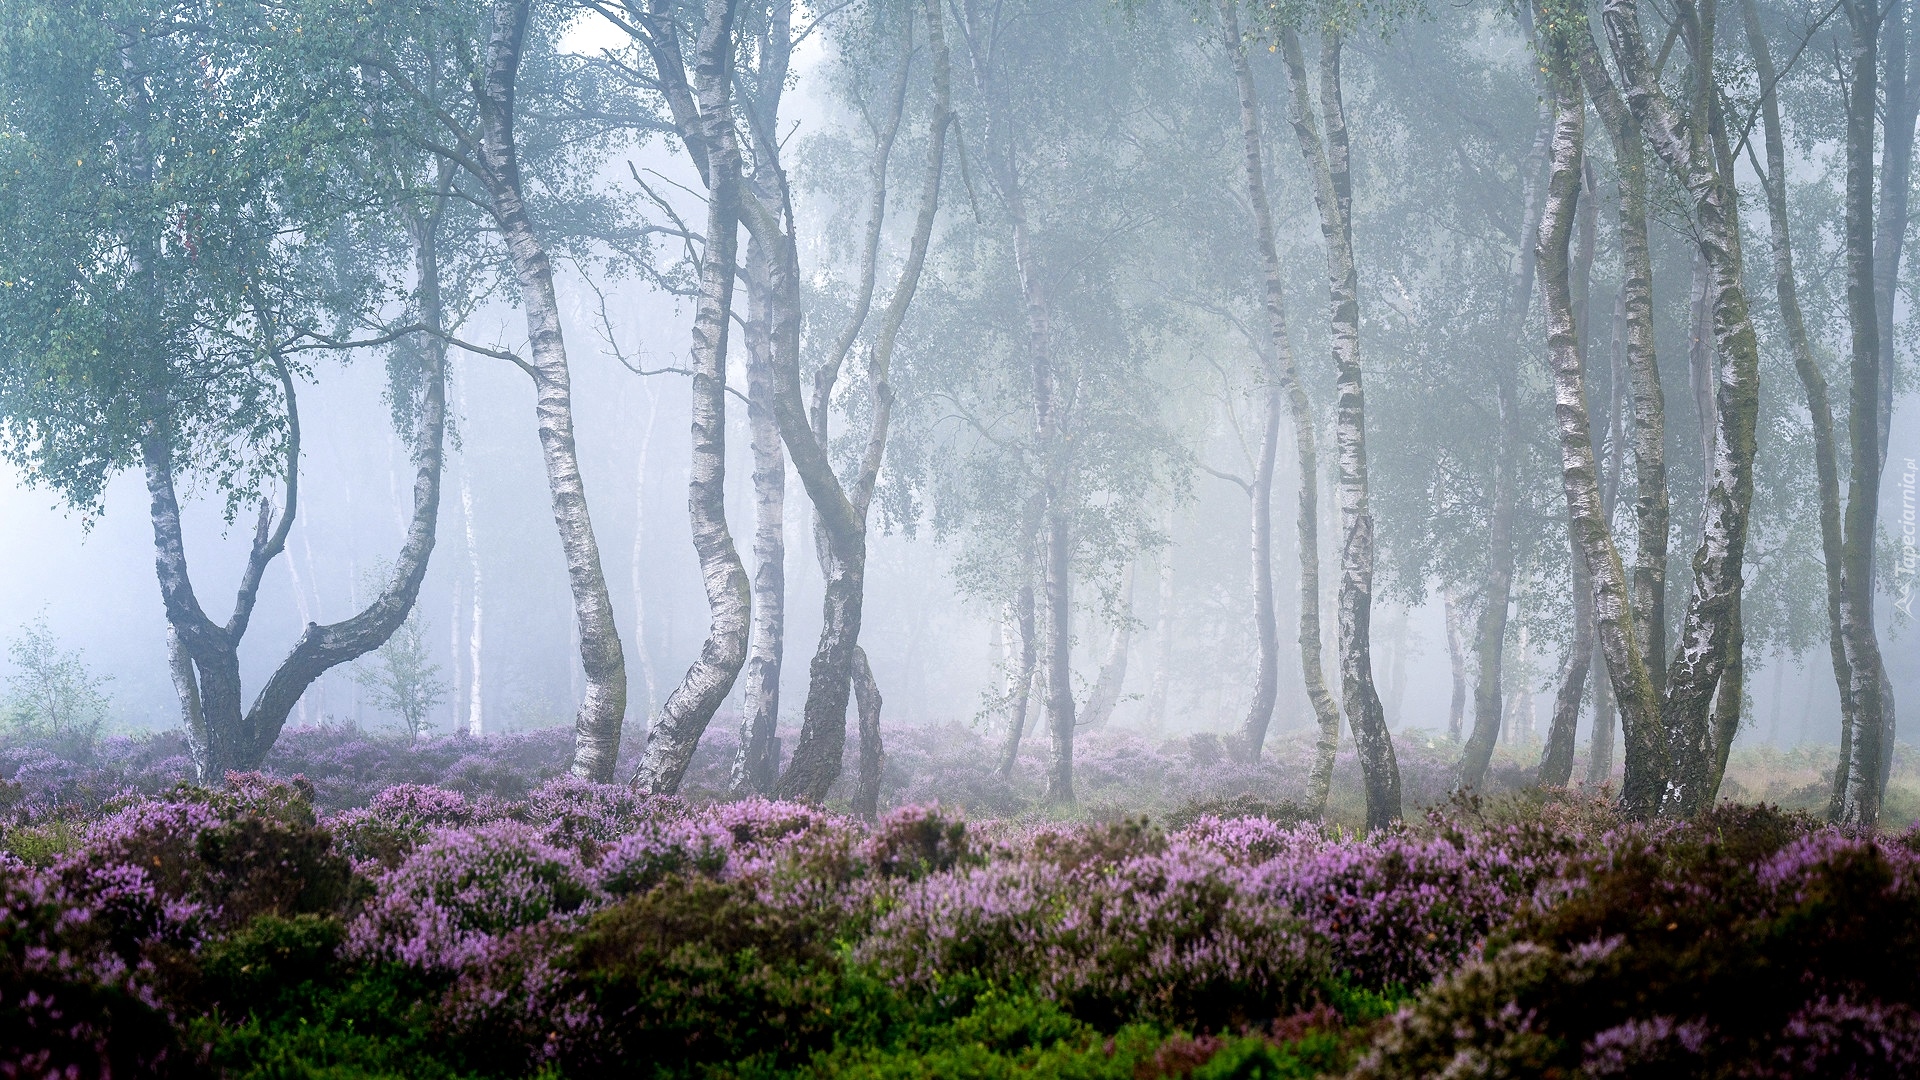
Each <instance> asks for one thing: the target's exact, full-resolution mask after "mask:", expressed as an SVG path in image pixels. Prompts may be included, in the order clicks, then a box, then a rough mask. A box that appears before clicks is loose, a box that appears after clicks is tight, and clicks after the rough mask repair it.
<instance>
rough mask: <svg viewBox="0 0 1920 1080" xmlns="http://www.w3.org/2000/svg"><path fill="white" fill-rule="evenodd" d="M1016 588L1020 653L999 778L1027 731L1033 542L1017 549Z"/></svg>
mask: <svg viewBox="0 0 1920 1080" xmlns="http://www.w3.org/2000/svg"><path fill="white" fill-rule="evenodd" d="M1021 556H1022V557H1021V562H1020V568H1021V577H1020V587H1019V588H1018V589H1017V590H1015V592H1014V600H1013V622H1014V626H1015V627H1016V628H1017V630H1018V631H1019V636H1020V656H1019V659H1018V660H1017V661H1015V663H1014V670H1013V675H1012V678H1011V680H1010V681H1011V684H1012V686H1011V689H1012V691H1013V694H1012V697H1013V703H1012V709H1011V710H1010V715H1009V716H1008V718H1007V741H1006V746H1005V748H1004V749H1003V750H1001V752H1000V778H1001V779H1003V780H1011V779H1013V767H1014V765H1015V763H1017V762H1018V761H1019V760H1020V737H1021V736H1022V735H1023V734H1025V733H1026V730H1027V710H1028V707H1029V704H1030V702H1031V699H1032V696H1033V673H1034V669H1035V668H1036V667H1037V666H1038V664H1039V662H1040V640H1039V632H1040V628H1039V625H1038V623H1037V622H1036V621H1035V619H1034V597H1033V578H1034V565H1033V561H1034V560H1033V541H1032V540H1031V539H1029V540H1028V542H1027V544H1026V546H1025V548H1024V549H1023V550H1022V552H1021Z"/></svg>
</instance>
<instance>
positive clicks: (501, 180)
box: [479, 0, 627, 783]
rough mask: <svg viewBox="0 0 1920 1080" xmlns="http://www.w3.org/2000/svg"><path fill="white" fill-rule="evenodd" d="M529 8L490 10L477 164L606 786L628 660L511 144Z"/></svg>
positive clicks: (594, 771) (587, 721) (597, 769)
mask: <svg viewBox="0 0 1920 1080" xmlns="http://www.w3.org/2000/svg"><path fill="white" fill-rule="evenodd" d="M530 5H531V0H496V2H495V4H494V7H493V20H492V21H493V27H492V36H491V39H490V41H489V43H488V47H487V67H486V71H485V73H484V79H483V80H482V85H481V86H480V87H479V89H480V90H481V94H480V98H479V101H480V125H481V132H482V144H481V150H482V154H481V156H482V157H483V159H484V162H483V168H484V171H485V173H486V176H485V179H486V181H487V194H488V197H489V199H490V201H491V204H492V205H491V209H492V211H493V217H494V220H495V223H496V224H497V225H498V227H499V230H500V234H501V238H502V239H503V240H504V241H505V242H506V247H507V254H508V257H509V258H510V260H511V261H512V264H513V270H514V278H515V281H516V283H517V284H518V285H519V289H520V302H521V304H522V305H523V306H524V307H525V309H526V313H527V340H528V342H529V344H530V346H531V349H532V354H533V356H532V360H531V361H530V362H529V363H528V365H527V368H528V374H529V375H531V376H532V377H533V385H534V394H535V406H534V415H535V418H536V419H537V421H538V424H539V432H540V450H541V455H542V458H543V459H544V461H545V464H546V470H547V488H548V491H549V493H550V494H551V496H552V500H553V520H554V524H555V525H556V526H557V527H558V528H559V531H560V547H561V550H562V552H563V553H564V554H565V556H566V562H567V582H568V585H569V586H570V587H571V589H572V591H573V615H574V624H575V627H576V628H577V630H578V632H579V638H580V663H581V666H582V667H583V668H584V669H585V672H586V678H587V686H586V694H585V695H584V696H583V697H582V699H581V702H580V710H579V713H578V714H577V715H576V716H575V718H574V746H573V774H574V775H575V776H580V777H585V778H587V779H590V780H595V781H599V782H601V783H610V782H612V780H613V773H614V764H615V759H616V758H617V757H618V756H619V753H620V725H621V721H622V720H623V718H624V716H625V714H626V709H627V664H626V657H625V655H624V654H623V653H622V651H621V647H620V634H619V631H618V630H617V629H616V628H615V626H614V620H613V598H612V596H610V595H609V594H608V592H607V578H606V574H605V573H604V572H602V570H601V566H600V545H599V542H598V541H597V540H595V538H594V534H593V520H592V518H591V517H590V516H589V515H588V513H587V491H586V485H585V484H584V483H583V482H582V481H581V478H580V459H579V455H578V453H577V451H576V450H575V447H574V435H573V389H572V377H571V375H570V373H569V371H568V368H567V346H566V341H565V340H564V339H563V338H562V336H561V333H560V304H559V300H558V298H557V297H556V295H555V292H554V286H553V265H552V263H551V262H550V261H549V260H548V257H547V250H546V248H545V246H544V245H542V244H541V242H540V239H539V237H538V236H537V235H536V234H535V232H534V227H533V221H532V219H531V217H530V216H529V214H528V211H527V207H526V203H525V201H524V197H523V191H522V187H521V180H520V162H519V149H518V146H517V145H516V143H515V136H514V121H515V114H514V83H515V79H516V78H517V76H518V74H519V68H520V49H521V45H522V43H523V41H524V39H525V37H526V32H527V20H528V12H529V8H530Z"/></svg>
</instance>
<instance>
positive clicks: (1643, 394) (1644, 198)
mask: <svg viewBox="0 0 1920 1080" xmlns="http://www.w3.org/2000/svg"><path fill="white" fill-rule="evenodd" d="M1579 47H1580V56H1579V61H1580V73H1581V77H1582V81H1583V82H1584V84H1585V86H1586V89H1587V92H1588V94H1589V95H1590V96H1591V97H1592V98H1593V104H1594V109H1595V110H1596V111H1597V112H1598V113H1599V114H1600V118H1601V120H1602V121H1603V122H1604V123H1605V125H1606V128H1607V135H1608V137H1609V138H1610V139H1611V140H1612V143H1613V158H1614V164H1615V168H1616V169H1617V171H1618V172H1619V183H1620V203H1619V208H1618V209H1619V219H1618V222H1617V225H1618V227H1619V230H1620V263H1621V280H1620V301H1619V305H1620V308H1621V315H1622V317H1623V319H1624V321H1625V325H1626V341H1625V359H1626V372H1627V376H1628V380H1629V383H1630V385H1631V387H1632V390H1631V396H1632V399H1633V439H1632V442H1633V466H1634V491H1635V494H1634V507H1633V510H1634V528H1635V534H1634V535H1635V538H1636V539H1635V549H1634V565H1633V619H1634V623H1633V630H1634V636H1635V638H1636V639H1637V640H1638V641H1639V642H1640V643H1641V646H1642V655H1643V657H1644V658H1645V661H1646V665H1647V674H1648V676H1649V677H1650V678H1651V679H1652V680H1653V688H1654V691H1655V692H1656V693H1658V692H1662V691H1663V690H1664V688H1665V686H1666V680H1667V669H1666V658H1667V548H1668V532H1669V529H1670V527H1671V525H1670V519H1671V516H1672V506H1671V500H1670V498H1669V496H1668V494H1667V459H1666V453H1667V451H1666V445H1667V434H1666V394H1665V391H1664V390H1662V388H1661V385H1660V362H1659V354H1658V353H1657V351H1656V350H1655V347H1654V334H1653V255H1652V247H1651V244H1650V243H1649V240H1648V233H1647V210H1648V194H1647V192H1648V177H1647V150H1646V141H1645V139H1644V137H1643V136H1642V134H1641V130H1640V121H1639V119H1638V118H1637V117H1636V116H1634V114H1633V111H1632V110H1631V109H1629V108H1628V107H1627V103H1626V102H1625V101H1624V100H1623V99H1622V98H1621V96H1620V92H1619V90H1618V89H1616V88H1615V86H1614V85H1613V81H1612V79H1611V78H1610V77H1609V76H1608V75H1607V72H1606V69H1605V68H1604V67H1603V66H1602V65H1601V62H1600V54H1599V50H1598V49H1596V48H1595V47H1594V44H1593V38H1592V35H1591V34H1586V35H1581V36H1580V40H1579ZM1623 721H1626V722H1631V721H1628V720H1627V718H1625V717H1623ZM1625 734H1626V741H1627V743H1628V745H1629V747H1630V749H1629V750H1628V752H1627V758H1628V761H1629V764H1628V766H1627V772H1628V773H1629V774H1630V775H1629V777H1628V779H1627V781H1626V784H1625V787H1630V788H1632V789H1633V790H1634V791H1635V792H1636V793H1638V792H1641V791H1652V790H1658V789H1659V786H1660V785H1661V784H1662V783H1664V775H1665V769H1666V748H1665V744H1664V741H1663V740H1661V739H1660V737H1659V732H1658V731H1657V730H1655V729H1648V730H1646V731H1636V730H1632V729H1628V730H1627V731H1626V733H1625ZM1622 790H1623V792H1624V790H1625V788H1623V789H1622ZM1635 797H1636V798H1638V797H1639V796H1638V795H1637V794H1636V796H1635Z"/></svg>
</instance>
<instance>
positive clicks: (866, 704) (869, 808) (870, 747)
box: [853, 646, 887, 821]
mask: <svg viewBox="0 0 1920 1080" xmlns="http://www.w3.org/2000/svg"><path fill="white" fill-rule="evenodd" d="M853 697H854V704H855V706H856V708H857V709H858V710H859V713H860V777H859V781H858V783H856V784H855V785H854V788H853V813H854V816H855V817H858V818H859V819H860V820H861V821H873V820H875V819H876V818H878V817H879V816H880V775H881V772H882V771H883V770H884V769H885V768H886V763H887V754H886V749H885V748H884V747H883V746H882V745H881V742H880V686H879V684H877V683H875V682H874V681H873V668H872V667H871V666H869V665H868V664H867V650H865V649H862V648H860V647H859V646H855V647H854V650H853Z"/></svg>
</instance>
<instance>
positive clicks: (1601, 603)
mask: <svg viewBox="0 0 1920 1080" xmlns="http://www.w3.org/2000/svg"><path fill="white" fill-rule="evenodd" d="M1543 23H1545V25H1547V26H1549V27H1552V26H1554V24H1553V23H1551V22H1548V21H1546V20H1543ZM1542 43H1543V51H1544V52H1545V53H1546V55H1547V60H1548V72H1547V75H1548V78H1547V82H1548V88H1549V92H1550V93H1551V95H1552V102H1553V121H1554V131H1553V144H1552V146H1553V149H1552V152H1551V155H1550V160H1551V168H1550V171H1549V174H1548V180H1547V197H1546V200H1545V204H1544V206H1543V209H1542V213H1541V217H1540V231H1539V247H1538V252H1539V264H1540V295H1541V306H1542V308H1543V309H1544V311H1545V314H1546V322H1547V356H1548V360H1549V362H1550V364H1551V366H1552V369H1553V388H1554V419H1555V425H1556V427H1557V429H1558V432H1559V437H1560V462H1561V486H1562V488H1563V489H1564V491H1565V493H1566V499H1567V517H1568V521H1569V522H1570V526H1569V527H1570V528H1571V530H1572V533H1573V537H1574V541H1575V543H1576V545H1577V546H1578V548H1579V550H1580V552H1581V554H1582V555H1583V556H1584V561H1585V563H1586V571H1587V574H1586V577H1587V579H1588V587H1589V589H1590V592H1591V610H1592V618H1593V633H1594V635H1595V636H1596V637H1597V638H1598V639H1599V641H1600V649H1601V652H1602V654H1603V655H1604V656H1605V658H1606V666H1607V672H1608V676H1609V678H1610V680H1611V682H1612V684H1613V690H1614V693H1615V695H1616V696H1618V698H1619V699H1620V703H1621V709H1622V712H1623V713H1624V714H1625V716H1626V717H1627V721H1626V723H1627V725H1628V730H1629V731H1635V730H1643V729H1644V727H1645V726H1647V725H1651V724H1653V723H1654V714H1655V710H1656V709H1657V702H1656V699H1655V696H1654V690H1653V682H1652V679H1651V678H1650V677H1649V675H1648V674H1647V668H1646V662H1645V661H1644V660H1643V659H1642V657H1641V653H1640V645H1639V642H1638V640H1637V639H1636V638H1635V636H1634V627H1633V621H1632V613H1631V609H1630V605H1629V601H1628V585H1627V576H1626V570H1625V568H1624V567H1623V566H1622V564H1621V561H1620V553H1619V550H1618V549H1617V548H1616V547H1615V546H1614V543H1613V535H1612V533H1611V531H1610V529H1609V527H1608V522H1607V518H1606V513H1605V506H1604V503H1603V500H1602V497H1601V491H1600V483H1599V476H1598V473H1597V469H1596V466H1595V461H1594V453H1593V432H1592V428H1591V426H1590V424H1591V421H1590V417H1589V413H1588V410H1587V388H1586V373H1585V365H1584V363H1583V362H1582V357H1581V354H1580V337H1579V331H1578V328H1577V327H1576V326H1575V325H1574V321H1573V295H1572V289H1571V286H1570V282H1569V274H1568V266H1567V261H1568V260H1567V249H1568V245H1569V243H1570V242H1571V240H1572V234H1573V218H1574V213H1575V209H1576V206H1577V204H1578V201H1579V197H1580V176H1581V161H1580V159H1581V155H1582V153H1583V150H1584V142H1585V135H1586V106H1585V104H1584V102H1583V101H1582V100H1581V94H1580V83H1579V82H1578V81H1577V79H1576V78H1575V76H1574V58H1573V55H1572V53H1573V49H1574V43H1573V42H1571V41H1569V40H1568V39H1567V33H1566V31H1565V30H1564V29H1555V30H1553V31H1550V32H1549V33H1547V34H1543V36H1542ZM1636 725H1640V726H1639V727H1636ZM1632 752H1633V747H1632V745H1631V743H1629V747H1628V753H1629V754H1632ZM1569 764H1571V763H1569ZM1658 795H1659V792H1658V791H1657V790H1655V791H1652V792H1647V793H1643V795H1642V799H1641V801H1640V802H1638V803H1636V802H1633V801H1632V800H1631V799H1629V800H1628V801H1627V806H1628V809H1629V810H1630V811H1631V812H1633V813H1635V814H1637V815H1640V816H1645V815H1648V814H1651V813H1653V812H1655V811H1656V810H1657V809H1658V804H1657V801H1655V800H1657V798H1658Z"/></svg>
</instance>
